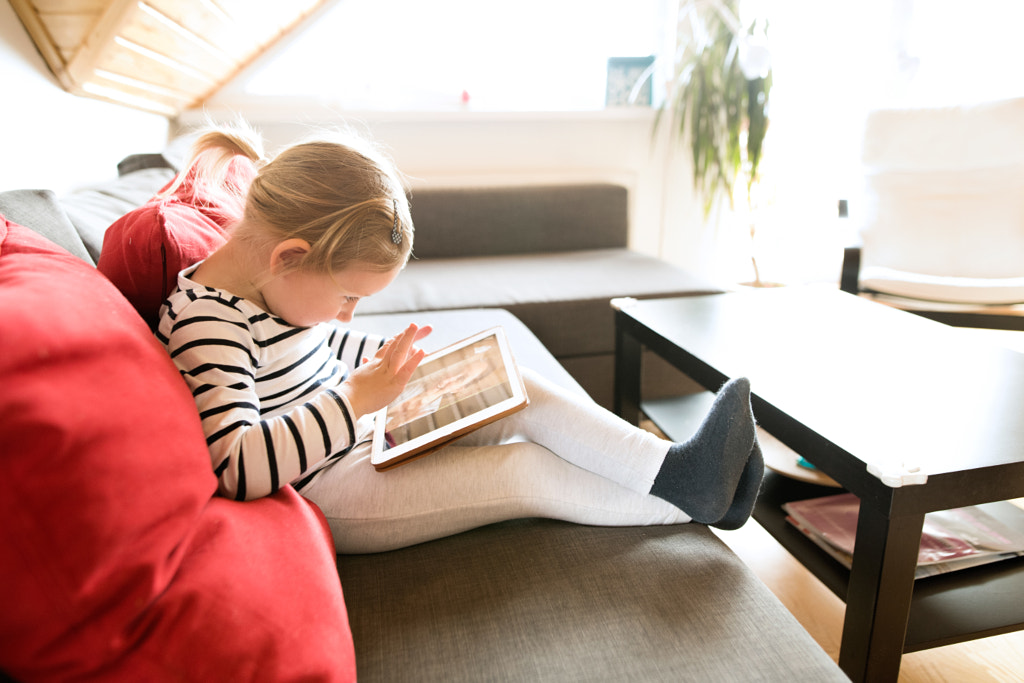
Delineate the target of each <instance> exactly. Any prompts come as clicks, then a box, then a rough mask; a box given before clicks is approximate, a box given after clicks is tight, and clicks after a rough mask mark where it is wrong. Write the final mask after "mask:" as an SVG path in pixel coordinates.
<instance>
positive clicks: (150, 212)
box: [96, 156, 256, 329]
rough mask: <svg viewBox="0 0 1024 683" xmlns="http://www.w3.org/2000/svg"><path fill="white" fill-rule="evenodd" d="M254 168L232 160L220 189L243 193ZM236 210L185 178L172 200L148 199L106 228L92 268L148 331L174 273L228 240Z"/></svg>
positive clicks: (174, 282) (244, 161)
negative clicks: (114, 289) (113, 288)
mask: <svg viewBox="0 0 1024 683" xmlns="http://www.w3.org/2000/svg"><path fill="white" fill-rule="evenodd" d="M255 176H256V167H255V165H254V164H253V163H252V162H251V161H250V160H249V159H247V158H246V157H242V156H236V157H235V158H234V159H233V160H232V162H231V165H230V167H229V169H228V173H227V178H226V180H225V181H224V187H226V188H228V189H229V190H232V191H233V192H234V193H235V194H239V193H242V194H244V190H245V188H247V187H248V186H249V183H251V182H252V179H253V178H254V177H255ZM240 218H241V207H240V206H232V205H231V203H230V202H228V201H225V199H224V198H223V197H221V196H217V195H216V194H215V193H212V192H209V191H208V190H206V189H204V188H203V187H202V184H201V183H196V182H195V178H194V175H193V174H192V173H190V174H189V175H188V176H187V177H186V178H185V180H184V181H183V182H182V184H181V186H180V187H179V188H178V189H177V190H176V191H175V192H174V194H173V195H171V196H169V197H165V198H162V199H153V200H151V201H149V202H148V203H146V204H145V205H143V206H141V207H139V208H138V209H135V210H134V211H131V212H129V213H127V214H125V215H124V216H122V217H121V218H119V219H117V220H116V221H114V223H113V224H112V225H111V226H110V227H109V228H107V231H106V233H104V236H103V249H102V251H101V252H100V258H99V262H98V263H97V265H96V267H97V268H98V269H99V271H100V272H101V273H103V274H104V275H106V276H107V277H108V278H109V279H110V281H111V282H113V283H114V284H115V285H116V286H117V288H118V289H119V290H121V293H122V294H124V295H125V298H127V299H128V301H130V302H131V304H132V306H134V307H135V310H136V311H138V312H139V315H141V316H142V319H143V320H145V321H146V323H147V324H148V325H149V327H150V329H156V326H157V324H158V323H159V322H160V320H159V314H160V306H161V304H163V302H164V299H166V298H167V296H168V295H169V294H170V293H171V292H173V291H174V288H175V287H176V286H177V284H178V273H179V272H181V271H182V270H183V269H185V268H188V267H189V266H191V265H192V264H194V263H196V262H198V261H201V260H203V259H204V258H206V257H207V256H209V255H210V254H211V253H212V252H213V251H214V250H216V249H217V248H218V247H219V246H221V245H222V244H224V242H226V241H227V233H228V229H229V228H230V227H231V225H232V224H233V223H235V222H236V221H238V220H239V219H240Z"/></svg>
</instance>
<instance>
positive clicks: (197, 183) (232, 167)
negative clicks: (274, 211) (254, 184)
mask: <svg viewBox="0 0 1024 683" xmlns="http://www.w3.org/2000/svg"><path fill="white" fill-rule="evenodd" d="M262 163H263V139H262V138H261V137H260V134H259V133H258V132H256V131H255V130H254V129H253V128H252V127H251V126H249V124H247V123H246V122H245V121H242V120H238V121H235V122H234V123H230V124H225V125H220V126H214V125H213V124H207V125H206V126H205V127H204V128H203V129H202V130H201V131H200V132H199V133H198V135H197V137H196V139H195V141H194V142H193V143H192V148H191V150H190V156H189V158H188V161H187V162H186V163H185V167H184V170H183V171H182V172H181V173H179V174H178V176H177V177H176V178H175V179H174V182H173V183H171V184H170V185H169V186H168V187H167V188H165V189H164V190H162V191H161V192H160V193H159V194H158V195H157V196H158V197H160V198H168V197H172V196H174V195H176V194H178V193H179V190H182V188H183V187H184V188H185V190H184V192H186V193H187V196H186V197H185V199H186V200H187V201H190V202H192V203H197V204H203V205H204V206H205V207H206V208H207V209H208V210H209V209H213V210H216V211H218V212H219V213H221V214H223V217H224V220H225V221H226V222H235V221H238V220H241V218H242V215H243V212H244V209H245V197H246V193H247V192H248V189H249V183H250V182H251V181H252V179H253V178H254V177H255V176H256V169H257V168H258V167H259V165H260V164H262Z"/></svg>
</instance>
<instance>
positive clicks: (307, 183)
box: [236, 133, 413, 273]
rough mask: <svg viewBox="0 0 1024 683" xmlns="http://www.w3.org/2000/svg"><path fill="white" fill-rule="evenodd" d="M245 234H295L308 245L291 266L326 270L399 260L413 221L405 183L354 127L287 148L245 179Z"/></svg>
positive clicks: (388, 265)
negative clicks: (303, 254)
mask: <svg viewBox="0 0 1024 683" xmlns="http://www.w3.org/2000/svg"><path fill="white" fill-rule="evenodd" d="M243 225H244V226H245V228H244V229H245V230H246V233H245V234H243V233H241V232H236V235H238V236H239V237H240V238H242V239H253V240H260V241H262V240H267V239H269V240H272V241H273V242H274V243H276V242H279V241H282V240H285V239H292V238H298V239H302V240H305V241H306V242H307V243H308V244H309V245H310V251H309V252H308V253H307V254H306V255H305V257H304V258H303V259H302V261H301V262H300V263H298V264H294V266H293V267H296V268H301V269H303V270H308V271H311V272H316V273H330V272H336V271H338V270H341V269H343V268H345V267H348V266H351V265H356V264H358V265H359V266H360V267H362V268H368V269H370V270H375V271H381V272H384V271H389V270H393V269H395V268H398V267H401V266H404V265H405V263H406V261H407V260H408V259H409V255H410V253H411V251H412V240H413V226H412V218H411V216H410V213H409V202H408V199H407V198H406V194H405V188H404V185H403V183H402V181H401V179H400V177H399V175H398V171H397V169H396V168H395V167H394V164H393V163H392V162H391V160H390V159H389V158H388V157H387V156H386V155H385V154H384V153H383V152H382V151H381V150H379V149H377V148H376V147H375V146H374V145H373V144H372V143H370V142H369V141H368V140H366V139H364V138H361V137H359V136H356V135H354V134H352V133H345V134H338V135H336V136H334V138H333V139H322V140H318V141H311V142H304V143H300V144H297V145H294V146H292V147H289V148H287V149H285V150H284V151H283V152H281V153H280V154H278V155H277V156H276V157H275V158H274V159H273V160H272V161H270V162H269V163H268V164H267V165H265V166H264V167H263V168H261V169H260V171H259V173H258V174H257V176H256V178H255V179H254V180H253V181H252V183H251V185H250V186H249V194H248V198H247V201H246V206H245V223H244V224H243Z"/></svg>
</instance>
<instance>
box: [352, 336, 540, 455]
mask: <svg viewBox="0 0 1024 683" xmlns="http://www.w3.org/2000/svg"><path fill="white" fill-rule="evenodd" d="M528 403H529V399H528V398H527V396H526V388H525V387H524V386H523V380H522V377H521V376H520V375H519V370H518V369H517V367H516V364H515V360H514V359H513V357H512V351H511V349H510V348H509V345H508V339H507V338H506V336H505V332H504V330H503V329H502V328H500V327H495V328H493V329H490V330H485V331H483V332H480V333H478V334H475V335H473V336H472V337H468V338H466V339H463V340H462V341H459V342H456V343H454V344H452V345H451V346H447V347H445V348H443V349H441V350H440V351H436V352H434V353H432V354H430V355H428V356H426V357H425V358H424V359H423V361H422V362H421V363H420V365H419V367H417V368H416V371H415V372H414V373H413V375H412V377H411V378H410V379H409V383H408V384H406V386H405V390H404V391H403V392H402V394H401V395H400V396H399V397H398V398H396V399H395V400H394V401H393V402H392V403H391V404H390V405H389V406H387V407H386V408H384V409H382V410H380V411H378V412H377V413H376V414H375V415H374V428H373V452H372V454H371V456H370V462H372V463H373V466H374V467H375V468H377V469H378V470H386V469H390V468H392V467H396V466H398V465H401V464H403V463H406V462H409V461H410V460H412V459H414V458H418V457H421V456H424V455H426V454H428V453H430V452H431V451H433V450H436V449H438V448H440V447H441V446H444V445H446V444H448V443H450V442H451V441H452V440H454V439H457V438H458V437H460V436H463V435H465V434H468V433H469V432H471V431H473V430H474V429H478V428H480V427H482V426H484V425H486V424H490V423H491V422H494V421H495V420H498V419H500V418H502V417H504V416H505V415H508V414H510V413H514V412H516V411H517V410H522V409H523V408H525V407H526V405H527V404H528Z"/></svg>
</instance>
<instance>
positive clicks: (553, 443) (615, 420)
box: [462, 370, 764, 528]
mask: <svg viewBox="0 0 1024 683" xmlns="http://www.w3.org/2000/svg"><path fill="white" fill-rule="evenodd" d="M523 380H524V382H525V383H526V390H527V394H528V395H529V397H530V405H529V406H528V407H527V408H526V409H525V410H523V411H521V412H519V413H515V414H514V415H511V416H509V417H506V418H504V419H502V420H499V421H498V422H495V423H494V424H492V425H488V426H487V427H485V428H483V429H480V430H477V431H476V432H473V433H472V434H470V435H468V436H467V437H466V440H465V441H463V442H462V443H469V444H484V443H504V442H508V441H511V440H514V439H525V440H527V441H531V442H533V443H538V444H540V445H542V446H544V447H545V448H547V449H549V450H550V451H552V452H554V453H556V454H557V455H558V456H560V457H562V458H564V459H566V460H568V461H569V462H571V463H573V464H575V465H577V466H579V467H582V468H583V469H586V470H589V471H591V472H594V473H596V474H598V475H600V476H602V477H605V478H607V479H610V480H612V481H614V482H616V483H618V484H621V485H622V486H625V487H627V488H629V489H631V490H633V491H636V492H637V493H642V494H647V493H653V494H654V495H656V496H659V497H661V498H664V499H665V500H668V501H669V502H671V503H672V504H673V505H676V506H678V507H680V508H682V509H683V510H684V511H685V512H686V513H687V514H688V515H689V516H690V517H692V518H693V519H694V520H696V521H699V522H702V523H706V524H715V525H716V526H721V527H723V528H736V527H737V526H741V525H742V524H743V523H744V522H745V521H746V519H747V517H749V516H750V512H751V510H752V509H753V504H754V501H755V499H756V497H757V491H758V489H759V488H760V483H761V477H762V475H763V472H764V466H763V461H762V458H761V452H760V449H759V447H758V445H757V437H756V431H755V425H754V417H753V413H752V412H751V410H750V385H749V383H748V382H747V380H746V379H743V378H741V379H739V380H734V381H732V382H729V383H727V384H726V385H725V386H724V387H723V388H722V390H721V391H720V392H719V394H718V397H717V398H716V400H715V403H714V405H712V407H711V410H710V411H708V415H707V416H706V417H705V420H704V423H703V424H702V425H701V427H700V429H698V430H697V433H696V434H694V435H693V437H692V438H691V439H690V440H688V441H687V442H685V443H681V444H673V443H670V442H668V441H664V440H661V439H658V438H656V437H655V436H654V435H652V434H650V433H649V432H647V431H645V430H642V429H639V428H638V427H635V426H634V425H631V424H629V423H628V422H626V421H625V420H622V419H620V418H619V417H617V416H615V415H613V414H612V413H610V412H608V411H607V410H604V409H603V408H601V407H600V406H598V405H596V404H595V403H593V402H592V401H590V400H589V399H586V398H581V397H579V396H577V395H576V394H573V393H572V392H569V391H567V390H565V389H562V388H561V387H559V386H557V385H555V384H553V383H552V382H549V381H547V380H545V379H544V378H543V377H541V376H540V375H537V374H536V373H533V372H530V371H527V370H524V371H523Z"/></svg>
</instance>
